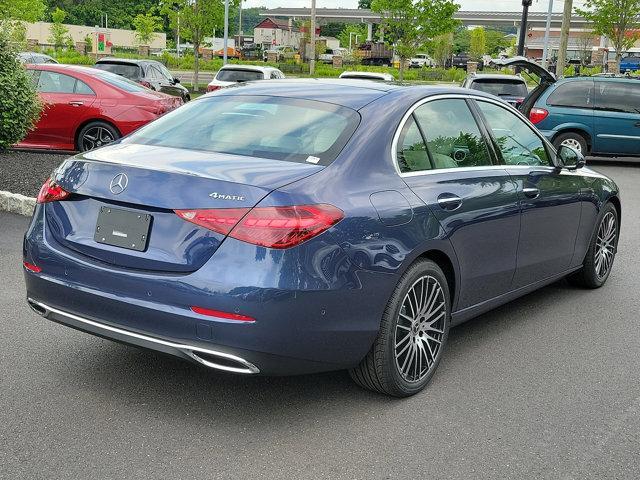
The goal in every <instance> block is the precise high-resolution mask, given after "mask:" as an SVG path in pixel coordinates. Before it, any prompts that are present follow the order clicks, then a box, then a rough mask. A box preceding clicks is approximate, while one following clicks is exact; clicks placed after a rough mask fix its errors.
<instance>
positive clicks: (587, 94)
mask: <svg viewBox="0 0 640 480" xmlns="http://www.w3.org/2000/svg"><path fill="white" fill-rule="evenodd" d="M547 105H552V106H556V107H574V108H593V80H578V81H575V82H566V83H563V84H561V85H560V86H558V87H557V88H556V89H555V90H554V91H553V92H552V93H551V95H549V98H548V99H547Z"/></svg>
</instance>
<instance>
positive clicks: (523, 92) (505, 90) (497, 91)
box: [471, 79, 527, 97]
mask: <svg viewBox="0 0 640 480" xmlns="http://www.w3.org/2000/svg"><path fill="white" fill-rule="evenodd" d="M471 88H473V89H474V90H480V91H481V92H486V93H490V94H492V95H496V96H498V97H500V96H513V97H526V96H527V85H526V84H525V83H524V81H522V80H500V79H482V80H474V81H473V83H472V84H471Z"/></svg>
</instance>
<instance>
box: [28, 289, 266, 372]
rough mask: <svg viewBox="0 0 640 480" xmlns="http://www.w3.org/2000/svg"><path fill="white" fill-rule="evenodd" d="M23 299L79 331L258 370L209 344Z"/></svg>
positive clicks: (219, 365)
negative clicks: (145, 332) (171, 338)
mask: <svg viewBox="0 0 640 480" xmlns="http://www.w3.org/2000/svg"><path fill="white" fill-rule="evenodd" d="M27 302H28V303H29V306H30V307H31V309H32V310H33V311H34V312H36V313H37V314H38V315H41V316H43V317H44V318H46V319H49V320H52V321H54V322H57V323H61V324H63V325H67V326H69V327H72V328H75V329H77V330H81V331H83V332H87V333H91V334H93V335H98V336H100V337H103V338H108V339H110V340H114V341H117V342H122V343H127V344H129V345H136V346H138V347H143V348H148V349H151V350H156V351H159V352H164V353H169V354H171V355H175V356H177V357H182V358H185V359H187V360H193V361H195V362H197V363H200V364H202V365H204V366H205V367H209V368H213V369H215V370H223V371H225V372H231V373H245V374H255V373H260V369H259V368H258V367H256V366H255V365H254V364H253V363H251V362H249V361H247V360H245V359H244V358H242V357H239V356H237V355H232V354H230V353H226V352H222V351H220V350H214V349H211V348H201V347H198V346H195V345H188V344H184V343H178V342H170V341H167V340H162V339H160V338H155V337H150V336H148V335H142V334H139V333H135V332H130V331H128V330H124V329H122V328H117V327H113V326H110V325H107V324H105V323H101V322H99V321H96V320H91V319H89V318H85V317H81V316H79V315H74V314H72V313H69V312H65V311H62V310H59V309H57V308H55V307H51V306H50V305H47V304H45V303H42V302H38V301H36V300H34V299H32V298H28V299H27Z"/></svg>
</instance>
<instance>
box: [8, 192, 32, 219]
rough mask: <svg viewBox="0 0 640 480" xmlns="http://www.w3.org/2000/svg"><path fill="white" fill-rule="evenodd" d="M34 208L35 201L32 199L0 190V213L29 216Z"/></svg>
mask: <svg viewBox="0 0 640 480" xmlns="http://www.w3.org/2000/svg"><path fill="white" fill-rule="evenodd" d="M35 206H36V199H35V198H33V197H27V196H25V195H20V194H19V193H11V192H5V191H3V190H0V211H2V212H11V213H17V214H19V215H26V216H31V215H32V214H33V208H34V207H35Z"/></svg>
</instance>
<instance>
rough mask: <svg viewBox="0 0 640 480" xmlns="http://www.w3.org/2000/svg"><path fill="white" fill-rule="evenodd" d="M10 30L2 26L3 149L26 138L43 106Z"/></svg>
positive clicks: (0, 127) (0, 139)
mask: <svg viewBox="0 0 640 480" xmlns="http://www.w3.org/2000/svg"><path fill="white" fill-rule="evenodd" d="M0 23H2V24H4V21H2V22H0ZM8 33H9V32H8V31H7V30H5V29H0V79H2V81H0V150H2V149H5V148H7V147H10V146H11V145H13V144H15V143H17V142H19V141H20V140H22V139H23V138H24V137H25V136H26V135H27V132H28V131H29V130H30V129H31V128H33V126H34V125H35V123H36V121H37V120H38V118H39V117H40V111H41V109H42V105H41V103H40V101H39V100H38V94H37V93H36V89H35V86H34V85H33V81H32V80H31V77H30V76H29V74H28V73H27V71H26V70H25V69H24V67H23V65H22V63H20V60H18V57H17V55H16V52H15V50H14V47H13V45H12V42H11V39H10V38H9V36H8Z"/></svg>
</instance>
